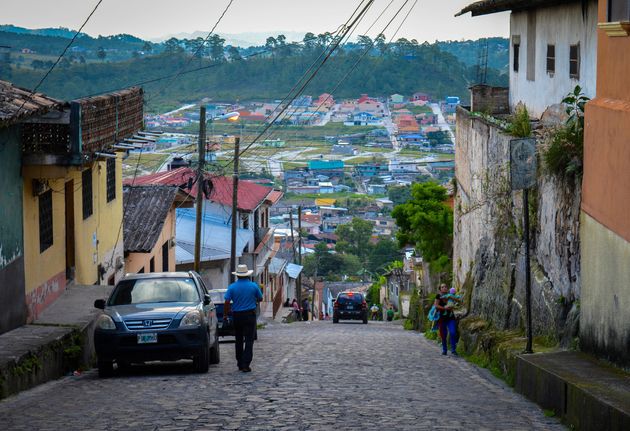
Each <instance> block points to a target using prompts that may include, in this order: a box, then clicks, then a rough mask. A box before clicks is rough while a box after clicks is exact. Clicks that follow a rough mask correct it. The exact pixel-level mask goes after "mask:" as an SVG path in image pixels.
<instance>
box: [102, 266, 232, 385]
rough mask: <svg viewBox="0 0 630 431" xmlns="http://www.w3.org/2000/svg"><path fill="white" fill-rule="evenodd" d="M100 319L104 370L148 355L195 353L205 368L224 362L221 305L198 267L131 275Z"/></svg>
mask: <svg viewBox="0 0 630 431" xmlns="http://www.w3.org/2000/svg"><path fill="white" fill-rule="evenodd" d="M94 306H95V307H96V308H100V309H102V310H103V311H104V312H103V314H102V315H101V316H99V318H98V319H97V321H96V329H95V330H94V345H95V348H96V356H97V363H98V372H99V376H101V377H106V376H109V375H111V374H112V371H113V363H114V362H116V363H117V365H118V367H119V369H122V368H125V367H128V366H129V365H130V364H132V363H142V362H145V361H156V360H161V361H176V360H179V359H192V360H193V364H194V367H195V370H196V371H197V372H201V373H205V372H207V371H208V368H209V364H217V363H219V360H220V356H219V337H218V332H217V315H216V309H215V306H214V304H213V303H212V300H211V298H210V294H209V293H208V290H207V289H206V286H205V285H204V283H203V281H202V280H201V277H199V275H198V274H197V273H195V272H192V271H191V272H172V273H151V274H134V275H127V276H125V277H124V278H123V279H122V280H120V281H119V282H118V284H117V285H116V287H115V288H114V290H113V291H112V294H111V295H110V297H109V299H108V300H107V301H105V300H103V299H99V300H97V301H95V302H94Z"/></svg>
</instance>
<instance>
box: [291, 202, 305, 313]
mask: <svg viewBox="0 0 630 431" xmlns="http://www.w3.org/2000/svg"><path fill="white" fill-rule="evenodd" d="M291 221H293V220H291ZM291 231H293V227H291ZM298 265H300V266H301V265H302V205H300V206H298ZM295 284H296V286H297V290H298V297H299V298H300V299H298V302H299V303H300V304H301V303H302V302H301V301H302V271H300V275H298V278H297V280H295Z"/></svg>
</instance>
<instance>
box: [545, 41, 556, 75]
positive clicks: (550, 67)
mask: <svg viewBox="0 0 630 431" xmlns="http://www.w3.org/2000/svg"><path fill="white" fill-rule="evenodd" d="M555 72H556V46H555V45H547V73H552V74H553V73H555Z"/></svg>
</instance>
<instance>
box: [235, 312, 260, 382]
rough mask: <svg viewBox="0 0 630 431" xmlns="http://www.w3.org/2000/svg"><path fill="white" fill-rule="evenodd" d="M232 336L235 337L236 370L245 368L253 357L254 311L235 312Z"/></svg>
mask: <svg viewBox="0 0 630 431" xmlns="http://www.w3.org/2000/svg"><path fill="white" fill-rule="evenodd" d="M232 314H233V316H234V336H235V337H236V363H237V364H238V368H239V369H240V368H247V367H249V364H251V363H252V357H253V356H254V333H255V332H256V310H252V311H235V312H234V313H232Z"/></svg>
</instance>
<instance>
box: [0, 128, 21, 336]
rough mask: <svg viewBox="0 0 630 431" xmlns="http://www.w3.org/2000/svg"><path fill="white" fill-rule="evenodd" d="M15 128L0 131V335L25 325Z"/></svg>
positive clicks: (17, 150)
mask: <svg viewBox="0 0 630 431" xmlns="http://www.w3.org/2000/svg"><path fill="white" fill-rule="evenodd" d="M21 156H22V155H21V147H20V139H19V128H18V127H16V126H14V127H9V128H1V129H0V184H2V193H0V213H1V216H0V333H3V332H6V331H9V330H11V329H13V328H16V327H18V326H20V325H22V324H24V323H25V322H26V305H25V302H24V241H23V238H22V232H23V228H22V226H23V220H22V176H21V174H20V165H21Z"/></svg>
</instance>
